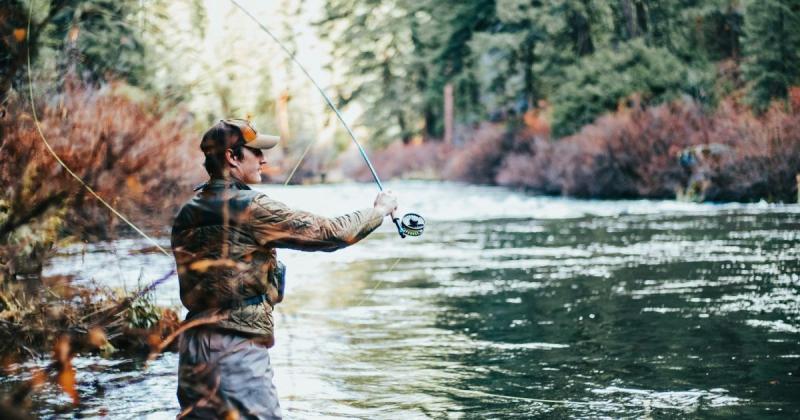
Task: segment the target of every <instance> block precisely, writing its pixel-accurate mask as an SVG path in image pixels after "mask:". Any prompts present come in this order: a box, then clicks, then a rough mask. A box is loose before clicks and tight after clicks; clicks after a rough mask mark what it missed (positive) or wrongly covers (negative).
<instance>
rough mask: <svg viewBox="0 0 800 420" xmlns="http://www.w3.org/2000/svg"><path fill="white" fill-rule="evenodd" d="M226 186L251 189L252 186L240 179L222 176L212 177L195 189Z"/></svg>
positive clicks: (222, 187)
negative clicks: (223, 177)
mask: <svg viewBox="0 0 800 420" xmlns="http://www.w3.org/2000/svg"><path fill="white" fill-rule="evenodd" d="M224 188H235V189H237V190H250V189H252V188H250V186H248V185H247V184H245V183H244V182H242V181H239V180H238V179H235V178H234V179H222V178H211V179H209V180H208V181H206V182H204V183H202V184H200V185H198V186H196V187H195V188H194V190H195V191H200V190H207V189H224Z"/></svg>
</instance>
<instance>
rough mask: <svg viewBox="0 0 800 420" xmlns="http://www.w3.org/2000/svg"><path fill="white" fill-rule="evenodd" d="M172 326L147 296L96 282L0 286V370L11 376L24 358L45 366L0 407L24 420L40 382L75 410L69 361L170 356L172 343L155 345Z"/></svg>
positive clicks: (168, 313)
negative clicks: (94, 357)
mask: <svg viewBox="0 0 800 420" xmlns="http://www.w3.org/2000/svg"><path fill="white" fill-rule="evenodd" d="M34 285H35V287H32V286H34ZM179 325H180V321H179V319H178V314H177V313H176V312H175V311H174V310H172V309H169V308H164V307H159V306H157V305H155V304H154V303H153V299H152V296H147V295H145V296H141V297H139V298H135V297H134V296H132V295H127V296H126V295H124V294H123V293H122V292H115V291H113V290H111V289H109V288H107V287H103V286H100V285H94V286H86V285H76V284H74V283H73V282H72V279H71V277H70V276H49V277H44V278H41V279H32V278H28V279H26V280H25V282H24V283H22V282H6V283H5V284H3V285H2V289H0V369H2V370H3V371H4V372H5V373H6V374H12V373H13V372H18V371H19V369H20V366H23V365H25V364H26V363H27V362H28V361H33V362H34V363H37V362H45V365H44V366H45V367H43V368H41V369H35V370H34V371H32V372H31V376H30V379H29V380H27V381H25V382H23V383H21V384H19V386H17V387H16V389H14V391H13V392H12V393H11V394H10V395H7V396H3V397H0V410H1V411H4V412H6V413H17V414H18V416H19V418H27V417H26V416H25V415H24V414H25V413H27V412H30V408H31V398H33V397H34V395H33V394H34V393H35V392H36V391H38V390H39V389H40V388H41V387H42V386H43V385H45V384H47V383H51V384H52V385H53V386H57V387H58V388H60V389H61V391H62V392H63V393H64V394H65V395H67V396H69V397H70V398H71V400H72V403H73V404H74V405H77V404H78V403H79V402H80V395H79V391H78V388H77V383H76V380H75V377H76V374H77V372H76V369H75V367H73V363H72V360H73V358H75V357H87V356H91V355H98V356H101V357H103V358H109V357H115V358H119V357H134V358H139V359H141V360H144V359H145V358H146V357H147V356H148V355H151V354H153V353H156V352H161V351H174V350H175V343H174V342H170V343H168V344H167V345H162V342H164V340H165V339H166V338H167V337H168V336H169V335H170V334H172V333H173V332H175V331H176V330H177V329H178V327H179Z"/></svg>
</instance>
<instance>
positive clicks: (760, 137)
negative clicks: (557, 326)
mask: <svg viewBox="0 0 800 420" xmlns="http://www.w3.org/2000/svg"><path fill="white" fill-rule="evenodd" d="M546 113H547V111H546V110H545V111H538V112H529V113H527V114H525V115H524V116H523V117H522V118H519V119H515V120H510V121H508V122H505V123H483V124H481V125H480V126H479V127H477V128H476V129H474V130H471V131H470V133H471V134H470V135H469V136H468V138H467V139H466V140H465V142H464V144H462V145H447V144H442V143H436V142H427V143H422V144H413V143H412V144H409V145H402V144H399V143H396V144H393V145H391V146H389V147H388V148H386V149H385V150H381V151H376V152H373V153H372V159H373V161H374V163H375V166H376V168H377V170H378V173H380V174H381V176H383V177H384V178H387V179H388V178H392V177H410V178H420V177H422V178H428V179H431V178H433V179H443V180H455V181H462V182H467V183H474V184H484V185H499V186H508V187H512V188H518V189H522V190H526V191H530V192H534V193H538V194H544V195H555V196H565V197H577V198H592V199H641V198H647V199H680V200H685V201H696V202H703V201H711V202H757V201H761V200H764V201H767V202H784V203H795V202H797V200H798V174H800V89H793V90H792V95H791V101H790V103H789V104H788V105H787V104H786V103H784V102H776V103H774V104H773V106H772V107H771V108H769V109H768V110H767V111H766V112H765V113H764V114H760V115H757V114H755V113H753V112H752V111H751V110H750V108H749V107H747V106H745V105H743V104H741V103H739V101H737V99H736V98H728V99H726V100H725V101H723V102H722V103H721V104H719V106H718V107H717V108H716V109H714V110H708V109H704V108H703V107H702V106H700V105H699V104H697V103H695V102H692V101H689V100H683V101H676V102H673V103H670V104H664V105H659V106H654V107H642V106H640V105H638V102H637V101H632V102H631V103H630V104H629V105H628V106H622V107H620V109H619V110H618V111H617V112H615V113H612V114H608V115H606V116H603V117H601V118H599V119H598V120H597V121H595V122H594V123H593V124H590V125H587V126H585V127H584V128H583V129H582V130H580V132H578V133H577V134H575V135H572V136H569V137H565V138H561V139H554V138H552V137H551V134H550V128H549V125H548V123H547V121H548V118H547V115H546ZM342 168H343V169H342V170H343V172H344V173H345V176H351V177H354V178H356V179H359V180H362V181H369V180H370V179H371V175H370V174H369V172H368V171H367V170H366V168H365V166H364V164H363V162H359V157H358V156H356V155H355V154H351V156H349V157H348V158H347V159H346V160H344V163H343V164H342Z"/></svg>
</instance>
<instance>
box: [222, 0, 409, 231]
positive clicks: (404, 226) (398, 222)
mask: <svg viewBox="0 0 800 420" xmlns="http://www.w3.org/2000/svg"><path fill="white" fill-rule="evenodd" d="M231 3H233V4H234V5H235V6H236V7H238V8H239V10H241V11H242V12H244V14H245V15H247V17H249V18H250V19H251V20H252V21H253V22H255V23H256V25H258V26H259V27H260V28H261V30H263V31H264V32H265V33H266V34H267V35H269V37H270V38H272V40H273V41H275V43H276V44H278V46H279V47H281V49H282V50H283V52H285V53H286V55H288V56H289V58H290V59H291V60H292V61H293V62H294V63H295V64H297V67H299V68H300V70H302V71H303V74H305V75H306V77H308V80H310V81H311V83H312V84H313V85H314V87H316V88H317V90H318V91H319V93H320V94H321V95H322V97H323V98H324V99H325V102H326V103H327V104H328V106H329V107H330V108H331V109H332V110H333V112H334V113H335V114H336V118H338V119H339V121H340V122H341V123H342V125H343V126H344V128H345V130H346V131H347V134H348V135H349V136H350V138H351V139H352V140H353V143H355V145H356V147H357V148H358V152H359V153H360V154H361V157H363V158H364V161H365V162H366V163H367V167H369V171H370V173H372V178H373V179H374V180H375V183H376V184H377V185H378V190H380V191H383V183H381V179H380V178H379V177H378V173H377V172H375V167H373V166H372V162H370V160H369V157H368V156H367V152H366V151H364V148H363V147H361V143H359V142H358V140H356V136H355V134H353V130H351V129H350V126H349V125H347V122H345V120H344V118H343V117H342V114H341V113H340V112H339V109H338V108H337V107H336V105H334V104H333V101H331V98H330V97H328V94H327V93H325V91H324V90H322V88H321V87H320V86H319V84H318V83H317V82H316V80H314V78H313V77H311V74H310V73H309V72H308V70H306V68H305V66H303V64H302V63H300V61H298V60H297V59H296V58H295V56H294V54H293V53H292V52H291V51H289V49H288V48H286V46H285V45H283V43H282V42H281V41H280V40H279V39H278V37H276V36H275V35H274V34H273V33H272V32H271V31H270V30H269V29H267V27H266V26H264V24H262V23H261V22H260V21H259V20H258V19H256V17H255V16H253V15H252V14H251V13H250V12H248V11H247V9H245V8H244V7H243V6H242V5H241V4H239V2H237V1H236V0H231ZM391 217H392V222H394V225H395V226H396V227H397V233H398V234H400V237H401V238H405V237H406V236H420V235H422V231H423V230H425V219H424V218H423V217H422V216H420V215H419V214H417V213H407V214H405V215H403V217H402V219H400V218H397V217H395V216H394V213H392V216H391Z"/></svg>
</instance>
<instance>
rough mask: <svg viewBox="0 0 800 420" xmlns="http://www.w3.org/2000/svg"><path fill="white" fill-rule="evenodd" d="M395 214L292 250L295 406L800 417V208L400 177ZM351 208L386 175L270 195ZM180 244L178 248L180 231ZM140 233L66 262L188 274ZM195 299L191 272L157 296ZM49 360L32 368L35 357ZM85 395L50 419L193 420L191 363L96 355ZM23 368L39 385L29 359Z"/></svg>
mask: <svg viewBox="0 0 800 420" xmlns="http://www.w3.org/2000/svg"><path fill="white" fill-rule="evenodd" d="M388 187H389V188H391V189H393V190H394V191H395V192H396V193H397V195H398V196H399V198H400V203H401V212H406V211H414V212H417V213H420V214H422V215H423V216H424V217H425V218H426V220H427V226H426V228H425V233H424V234H423V236H421V237H419V238H406V239H400V238H399V237H398V235H397V233H396V231H393V225H391V224H390V223H384V225H383V226H382V227H381V229H380V230H379V231H378V232H377V233H375V234H373V235H371V236H370V237H369V238H367V239H366V240H364V241H363V242H361V243H358V244H356V245H354V246H352V247H350V248H347V249H344V250H341V251H337V252H334V253H302V252H297V251H290V250H279V258H280V259H281V260H283V261H284V262H285V263H286V265H287V267H288V286H287V292H286V293H287V297H286V299H285V301H284V303H282V304H280V305H279V306H278V307H277V313H276V318H275V320H276V324H277V334H276V335H277V344H276V346H275V347H274V348H273V349H272V350H271V351H270V353H271V358H272V362H273V366H274V369H275V372H276V378H275V382H276V386H277V388H278V392H279V394H280V397H281V405H282V407H283V410H284V412H285V413H286V414H287V416H288V417H290V418H364V419H380V418H385V419H397V418H405V419H415V418H476V419H483V418H532V417H533V418H535V417H541V418H567V417H569V418H648V417H649V418H686V417H693V418H732V417H750V418H752V417H757V418H770V417H774V418H797V417H798V416H800V248H799V247H798V244H800V206H797V205H767V204H764V203H760V204H723V205H716V204H690V203H678V202H674V201H587V200H573V199H563V198H552V197H537V196H531V195H526V194H523V193H519V192H514V191H509V190H506V189H502V188H492V187H474V186H465V185H459V184H447V183H432V182H397V183H389V184H388ZM258 188H259V189H261V190H263V191H264V192H265V193H267V194H268V195H270V196H272V197H273V198H276V199H278V200H281V201H283V202H285V203H287V204H288V205H290V206H292V207H296V208H302V209H307V210H311V211H314V212H317V213H320V214H323V215H329V216H335V215H339V214H343V213H345V212H347V211H350V210H354V209H358V208H363V207H368V206H370V205H371V203H372V200H373V199H374V196H375V193H376V191H375V187H374V185H371V184H345V185H324V186H303V187H298V186H292V187H283V186H271V185H265V186H261V187H258ZM162 242H163V243H164V244H165V245H168V239H167V238H163V239H162ZM147 246H148V244H147V243H146V242H145V241H144V240H140V239H124V240H118V241H114V242H112V243H100V244H92V245H84V246H75V247H71V248H67V249H63V250H61V251H60V253H59V255H58V256H57V258H55V259H54V260H53V261H51V263H50V265H49V266H48V267H47V269H46V274H72V275H75V276H76V279H77V281H85V282H90V281H94V282H98V283H101V284H104V285H109V286H113V287H126V288H128V289H133V288H135V287H138V286H141V285H143V284H146V283H147V282H149V281H151V280H154V279H157V278H159V277H161V276H163V275H164V274H165V273H168V272H169V271H170V270H171V269H172V268H173V264H174V263H173V261H172V260H171V259H170V258H166V257H164V256H162V255H160V254H154V253H144V254H143V253H141V252H137V251H138V250H141V249H143V248H146V247H147ZM155 298H156V300H157V301H158V302H159V303H161V304H164V305H173V306H176V307H177V306H179V305H180V304H179V301H178V289H177V278H172V279H169V280H167V281H166V282H165V283H164V284H163V285H161V286H160V287H159V288H158V289H156V291H155ZM37 363H38V364H41V363H44V362H41V361H39V362H36V361H32V362H28V365H33V364H37ZM74 365H75V367H76V368H77V371H78V377H77V380H78V382H79V390H80V393H81V398H82V402H81V405H80V406H78V407H72V406H71V404H70V399H69V398H68V397H67V396H65V395H62V394H61V393H60V392H59V391H58V389H56V388H52V387H49V388H45V389H44V390H43V391H42V392H40V393H39V394H38V395H37V396H36V398H35V401H36V404H35V409H36V410H37V411H36V412H37V414H38V415H39V416H41V417H50V416H54V415H69V416H73V415H80V416H82V417H106V416H107V417H109V418H143V417H146V418H174V416H175V415H176V414H177V413H178V411H179V409H178V403H177V399H176V397H175V389H176V382H177V377H176V369H177V356H176V355H175V354H173V353H166V354H163V355H161V356H160V357H159V358H158V359H157V360H156V361H154V362H153V363H151V364H150V365H148V366H147V367H146V368H145V367H144V366H143V364H142V362H141V361H137V360H129V359H119V358H111V359H102V358H100V357H85V356H80V357H77V358H76V359H75V360H74ZM19 372H21V373H19V374H18V375H12V376H6V377H4V378H3V379H2V383H3V386H4V387H9V386H12V385H13V384H15V383H18V382H19V381H20V380H23V379H25V375H26V373H25V372H26V369H24V366H23V369H20V370H19Z"/></svg>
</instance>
